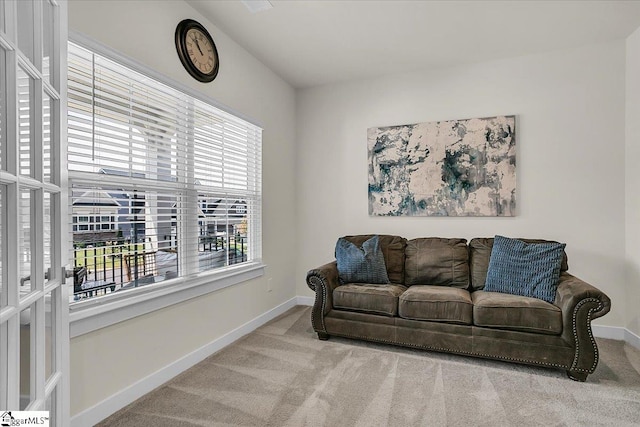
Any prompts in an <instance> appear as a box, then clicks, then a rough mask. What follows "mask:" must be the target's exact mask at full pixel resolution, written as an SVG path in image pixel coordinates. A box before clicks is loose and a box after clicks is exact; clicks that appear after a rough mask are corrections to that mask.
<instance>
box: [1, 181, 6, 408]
mask: <svg viewBox="0 0 640 427" xmlns="http://www.w3.org/2000/svg"><path fill="white" fill-rule="evenodd" d="M4 195H5V189H4V185H0V308H2V307H5V306H6V305H7V289H6V287H5V286H4V284H5V283H6V280H5V277H4V275H5V271H4V257H5V256H6V250H5V249H4V247H5V246H6V245H3V244H2V242H4V227H5V219H4V218H5V212H4V208H5V203H4ZM0 354H2V353H0ZM0 403H2V402H0Z"/></svg>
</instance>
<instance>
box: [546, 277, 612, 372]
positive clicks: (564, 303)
mask: <svg viewBox="0 0 640 427" xmlns="http://www.w3.org/2000/svg"><path fill="white" fill-rule="evenodd" d="M555 304H556V305H557V306H558V307H560V309H561V310H562V337H563V338H564V339H565V341H567V342H569V343H571V344H573V345H574V346H575V357H574V360H573V365H572V367H571V369H570V371H573V372H576V373H592V372H593V371H594V370H595V368H596V365H597V364H598V347H597V345H596V342H595V339H594V338H593V333H592V331H591V321H592V320H593V319H596V318H598V317H601V316H604V315H605V314H607V313H608V312H609V310H611V300H610V299H609V297H608V296H607V295H606V294H605V293H604V292H602V291H601V290H600V289H598V288H596V287H594V286H592V285H590V284H589V283H587V282H585V281H583V280H580V279H578V278H577V277H575V276H573V275H571V274H569V273H566V272H564V273H562V275H561V276H560V282H559V284H558V290H557V292H556V300H555Z"/></svg>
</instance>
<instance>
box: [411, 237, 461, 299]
mask: <svg viewBox="0 0 640 427" xmlns="http://www.w3.org/2000/svg"><path fill="white" fill-rule="evenodd" d="M405 256H406V258H405V262H404V284H405V285H406V286H411V285H440V286H454V287H456V288H461V289H467V288H468V287H469V251H468V250H467V241H466V240H465V239H441V238H437V237H430V238H421V239H413V240H409V241H408V242H407V248H406V249H405Z"/></svg>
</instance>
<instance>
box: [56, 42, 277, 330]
mask: <svg viewBox="0 0 640 427" xmlns="http://www.w3.org/2000/svg"><path fill="white" fill-rule="evenodd" d="M69 41H71V42H73V43H76V44H78V45H80V46H83V47H85V48H87V49H89V50H92V51H93V52H96V53H99V54H100V55H102V56H105V57H107V58H110V59H111V60H114V61H116V62H118V63H120V64H123V65H125V66H127V67H130V68H132V69H134V70H136V71H138V72H140V73H143V74H146V75H148V76H149V77H152V78H154V79H156V80H159V81H161V82H162V83H164V84H166V85H168V86H170V87H172V88H174V89H177V90H179V91H182V92H184V93H186V94H187V95H189V96H192V97H194V98H197V99H199V100H201V101H203V102H206V103H208V104H210V105H213V106H214V107H216V108H219V109H221V110H223V111H226V112H227V113H229V114H233V115H234V116H236V117H239V118H241V119H242V120H245V121H247V122H249V123H251V124H253V125H256V126H259V127H262V126H261V124H260V123H259V122H256V121H255V120H252V119H250V118H247V117H246V116H244V115H243V114H241V113H238V112H237V111H234V110H233V109H231V108H229V107H227V106H225V105H223V104H221V103H220V102H218V101H216V100H214V99H212V98H210V97H208V96H206V95H204V94H203V93H201V92H198V91H195V90H194V89H192V88H190V87H188V86H185V85H183V84H181V83H178V82H176V81H174V80H171V79H169V78H168V77H166V76H164V75H162V74H160V73H158V72H156V71H154V70H152V69H151V68H149V67H147V66H145V65H143V64H141V63H139V62H138V61H135V60H134V59H131V58H129V57H126V56H124V55H122V54H121V53H118V52H115V51H113V50H112V49H110V48H108V47H106V46H105V45H103V44H101V43H99V42H97V41H95V40H93V39H91V38H89V37H87V36H85V35H83V34H80V33H77V32H73V31H69ZM265 267H266V266H265V265H264V264H263V263H262V262H261V261H254V262H245V263H242V264H239V265H232V266H228V267H224V268H219V269H216V270H213V271H209V272H203V273H199V274H195V275H189V276H186V277H178V278H175V279H171V280H167V281H166V282H161V283H155V284H153V285H145V286H141V287H139V288H136V289H131V290H128V291H127V292H122V293H111V294H107V295H104V296H101V297H94V298H91V299H87V300H86V301H78V302H74V303H73V304H70V306H69V326H70V331H69V336H70V338H74V337H77V336H80V335H84V334H87V333H90V332H92V331H96V330H98V329H102V328H105V327H108V326H111V325H115V324H116V323H120V322H123V321H126V320H129V319H132V318H134V317H137V316H142V315H144V314H147V313H151V312H153V311H156V310H160V309H163V308H166V307H169V306H172V305H175V304H178V303H181V302H183V301H187V300H189V299H192V298H196V297H199V296H202V295H205V294H208V293H211V292H215V291H218V290H220V289H224V288H227V287H229V286H233V285H236V284H238V283H242V282H246V281H248V280H251V279H255V278H257V277H260V276H263V275H264V270H265ZM68 289H69V290H70V292H73V287H68Z"/></svg>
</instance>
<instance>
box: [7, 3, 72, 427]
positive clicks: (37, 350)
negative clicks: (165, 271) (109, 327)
mask: <svg viewBox="0 0 640 427" xmlns="http://www.w3.org/2000/svg"><path fill="white" fill-rule="evenodd" d="M66 49H67V9H66V3H65V2H64V0H62V1H61V0H0V165H1V167H0V212H1V214H2V215H1V216H0V412H3V411H5V410H9V411H19V410H23V411H50V425H54V426H68V425H69V372H68V371H69V368H68V366H69V321H68V312H69V302H68V298H65V296H66V294H67V289H66V288H67V285H65V284H64V281H65V279H64V276H65V273H64V270H63V269H62V266H63V264H65V263H66V259H67V258H68V257H67V251H68V249H67V246H68V244H67V239H66V236H67V234H66V223H67V221H66V209H67V208H66V205H67V203H66V201H67V200H66V199H67V190H66V187H67V183H66V179H67V178H66V85H67V83H66V76H67V74H66Z"/></svg>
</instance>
